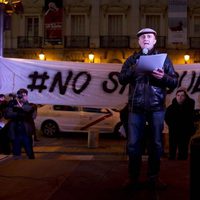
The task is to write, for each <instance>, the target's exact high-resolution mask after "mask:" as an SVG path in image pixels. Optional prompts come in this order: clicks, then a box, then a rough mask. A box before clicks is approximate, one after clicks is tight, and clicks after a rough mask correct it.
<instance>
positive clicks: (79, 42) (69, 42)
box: [64, 36, 89, 48]
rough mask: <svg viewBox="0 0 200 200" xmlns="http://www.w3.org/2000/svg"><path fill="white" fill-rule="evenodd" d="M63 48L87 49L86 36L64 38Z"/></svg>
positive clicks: (87, 39)
mask: <svg viewBox="0 0 200 200" xmlns="http://www.w3.org/2000/svg"><path fill="white" fill-rule="evenodd" d="M64 44H65V45H64V46H65V48H88V47H89V37H88V36H65V43H64Z"/></svg>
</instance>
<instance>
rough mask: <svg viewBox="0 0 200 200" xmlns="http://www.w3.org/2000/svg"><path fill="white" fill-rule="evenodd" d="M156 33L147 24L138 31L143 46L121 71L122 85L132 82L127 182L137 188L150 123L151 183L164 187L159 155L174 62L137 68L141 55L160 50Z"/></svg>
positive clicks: (120, 80)
mask: <svg viewBox="0 0 200 200" xmlns="http://www.w3.org/2000/svg"><path fill="white" fill-rule="evenodd" d="M156 36H157V33H156V31H155V30H153V29H151V28H144V29H142V30H140V31H139V32H138V33H137V37H138V43H139V46H140V48H141V50H140V51H139V52H138V53H135V54H133V55H131V56H130V57H128V58H127V60H126V61H125V62H124V64H123V66H122V69H121V72H120V74H119V82H120V83H121V84H122V85H126V84H129V97H128V104H129V118H128V129H129V130H128V134H129V136H128V142H127V150H128V156H129V166H128V167H129V182H128V186H130V187H132V188H138V186H139V177H140V170H141V161H142V138H143V136H144V132H145V125H146V124H148V127H149V132H148V134H149V135H148V138H149V145H148V155H149V156H148V172H147V175H148V185H149V186H150V187H151V188H153V189H164V187H165V186H166V185H165V184H162V183H161V182H160V181H159V171H160V158H161V156H162V153H163V146H162V130H163V126H164V115H165V97H166V93H167V88H169V89H174V88H175V87H176V86H177V83H178V79H177V75H176V73H175V70H174V67H173V64H172V62H171V61H170V59H169V58H168V57H166V59H165V62H164V65H163V66H156V67H158V68H156V69H155V70H153V71H152V72H148V73H146V72H139V71H138V70H136V68H137V61H138V60H139V59H140V56H142V55H146V56H148V55H154V54H158V51H157V50H156V49H155V47H154V45H155V44H156Z"/></svg>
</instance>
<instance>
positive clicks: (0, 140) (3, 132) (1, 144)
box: [0, 94, 11, 155]
mask: <svg viewBox="0 0 200 200" xmlns="http://www.w3.org/2000/svg"><path fill="white" fill-rule="evenodd" d="M7 104H8V102H7V100H6V97H5V95H4V94H0V153H2V154H6V155H9V154H10V153H11V147H10V139H9V137H8V134H7V125H6V124H7V120H6V119H5V118H4V115H5V109H6V107H7Z"/></svg>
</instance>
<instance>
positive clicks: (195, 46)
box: [189, 37, 200, 49]
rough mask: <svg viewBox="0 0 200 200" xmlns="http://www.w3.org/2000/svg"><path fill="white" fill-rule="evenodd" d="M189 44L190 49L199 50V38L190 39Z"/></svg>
mask: <svg viewBox="0 0 200 200" xmlns="http://www.w3.org/2000/svg"><path fill="white" fill-rule="evenodd" d="M189 43H190V48H191V49H200V37H190V38H189Z"/></svg>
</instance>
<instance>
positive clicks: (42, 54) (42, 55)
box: [39, 50, 46, 60]
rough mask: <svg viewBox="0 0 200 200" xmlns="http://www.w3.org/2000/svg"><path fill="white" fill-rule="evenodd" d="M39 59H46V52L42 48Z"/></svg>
mask: <svg viewBox="0 0 200 200" xmlns="http://www.w3.org/2000/svg"><path fill="white" fill-rule="evenodd" d="M39 59H40V60H46V57H45V54H44V53H43V51H42V50H41V52H40V54H39Z"/></svg>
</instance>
